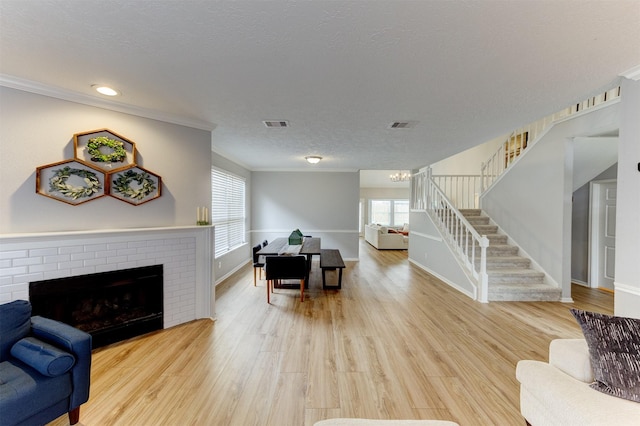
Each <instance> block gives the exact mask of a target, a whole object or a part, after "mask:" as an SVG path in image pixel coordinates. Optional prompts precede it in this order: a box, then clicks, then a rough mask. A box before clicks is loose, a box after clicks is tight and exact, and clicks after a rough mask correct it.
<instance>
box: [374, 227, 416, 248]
mask: <svg viewBox="0 0 640 426" xmlns="http://www.w3.org/2000/svg"><path fill="white" fill-rule="evenodd" d="M405 229H406V230H405ZM389 231H391V232H389ZM402 232H404V233H402ZM408 234H409V228H408V225H405V226H404V228H403V229H402V230H397V229H394V228H389V227H386V226H381V225H375V224H369V225H365V226H364V239H365V241H366V242H368V243H369V244H371V245H372V246H374V247H375V248H377V249H378V250H391V249H396V250H407V249H408V248H409V235H408Z"/></svg>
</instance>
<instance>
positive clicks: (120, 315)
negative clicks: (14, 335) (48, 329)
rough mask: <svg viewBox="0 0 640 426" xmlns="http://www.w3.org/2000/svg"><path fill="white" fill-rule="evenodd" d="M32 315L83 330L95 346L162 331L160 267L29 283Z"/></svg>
mask: <svg viewBox="0 0 640 426" xmlns="http://www.w3.org/2000/svg"><path fill="white" fill-rule="evenodd" d="M29 299H30V301H31V305H32V309H33V315H40V316H43V317H46V318H51V319H55V320H58V321H61V322H64V323H66V324H69V325H72V326H74V327H76V328H78V329H80V330H83V331H86V332H87V333H89V334H91V335H92V337H93V348H94V349H95V348H99V347H102V346H106V345H109V344H111V343H115V342H119V341H121V340H125V339H129V338H131V337H135V336H139V335H141V334H145V333H148V332H151V331H155V330H161V329H162V328H163V300H164V298H163V267H162V265H155V266H147V267H142V268H133V269H123V270H119V271H111V272H103V273H99V274H89V275H80V276H75V277H68V278H57V279H53V280H44V281H35V282H32V283H30V284H29Z"/></svg>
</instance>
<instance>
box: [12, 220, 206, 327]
mask: <svg viewBox="0 0 640 426" xmlns="http://www.w3.org/2000/svg"><path fill="white" fill-rule="evenodd" d="M213 229H214V227H213V226H196V225H193V226H168V227H154V228H123V229H97V230H83V231H55V232H37V233H19V234H18V233H16V234H2V235H0V303H7V302H10V301H12V300H17V299H24V300H28V298H29V283H30V282H33V281H42V280H49V279H56V278H64V277H71V276H78V275H85V274H92V273H100V272H109V271H115V270H120V269H129V268H136V267H143V266H151V265H158V264H161V265H163V269H164V318H165V319H164V328H168V327H172V326H175V325H178V324H182V323H185V322H189V321H192V320H194V319H199V318H215V285H214V283H215V279H214V275H213V243H214V241H213V239H214V232H213Z"/></svg>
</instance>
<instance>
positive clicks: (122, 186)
mask: <svg viewBox="0 0 640 426" xmlns="http://www.w3.org/2000/svg"><path fill="white" fill-rule="evenodd" d="M108 185H109V195H110V196H112V197H115V198H117V199H119V200H121V201H124V202H127V203H129V204H133V205H136V206H138V205H140V204H143V203H146V202H147V201H151V200H154V199H156V198H158V197H160V194H161V192H162V178H161V177H160V176H158V175H156V174H154V173H152V172H150V171H148V170H145V169H143V168H142V167H137V166H134V167H130V168H128V169H126V170H121V171H119V172H113V173H109V177H108Z"/></svg>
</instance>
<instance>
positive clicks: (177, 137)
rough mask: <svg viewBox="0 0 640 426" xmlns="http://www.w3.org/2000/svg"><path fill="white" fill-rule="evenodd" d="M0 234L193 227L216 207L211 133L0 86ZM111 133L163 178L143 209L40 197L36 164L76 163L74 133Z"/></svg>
mask: <svg viewBox="0 0 640 426" xmlns="http://www.w3.org/2000/svg"><path fill="white" fill-rule="evenodd" d="M0 117H1V118H0V120H2V121H1V125H0V162H1V165H2V167H0V234H10V233H29V232H47V231H66V230H91V229H110V228H144V227H161V226H176V225H195V221H196V208H197V206H205V205H209V204H210V203H211V190H210V188H211V179H210V170H211V159H210V151H211V133H210V132H209V131H204V130H198V129H193V128H189V127H185V126H180V125H176V124H170V123H166V122H161V121H157V120H152V119H147V118H141V117H137V116H133V115H129V114H123V113H119V112H113V111H109V110H106V109H102V108H96V107H92V106H87V105H82V104H78V103H74V102H69V101H64V100H60V99H55V98H51V97H47V96H42V95H37V94H33V93H29V92H25V91H20V90H15V89H10V88H6V87H0ZM101 128H108V129H110V130H112V131H114V132H116V133H118V134H120V135H122V136H124V137H126V138H128V139H129V140H131V141H133V142H135V144H136V148H137V150H138V163H139V165H140V166H142V167H144V168H145V169H148V170H150V171H152V172H154V173H155V174H157V175H159V176H161V177H162V182H163V187H162V196H161V197H160V198H158V199H156V200H152V201H150V202H147V203H145V204H141V205H139V206H133V205H130V204H128V203H125V202H122V201H119V200H117V199H115V198H112V197H102V198H100V199H97V200H93V201H90V202H87V203H83V204H80V205H77V206H72V205H69V204H66V203H63V202H60V201H56V200H53V199H51V198H47V197H44V196H42V195H38V194H36V192H35V187H36V184H35V177H36V167H39V166H43V165H47V164H51V163H56V162H59V161H62V160H66V159H72V158H73V156H74V153H73V135H74V134H75V133H80V132H86V131H91V130H95V129H101Z"/></svg>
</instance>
